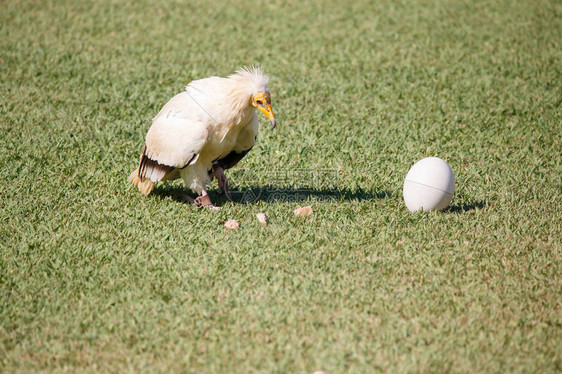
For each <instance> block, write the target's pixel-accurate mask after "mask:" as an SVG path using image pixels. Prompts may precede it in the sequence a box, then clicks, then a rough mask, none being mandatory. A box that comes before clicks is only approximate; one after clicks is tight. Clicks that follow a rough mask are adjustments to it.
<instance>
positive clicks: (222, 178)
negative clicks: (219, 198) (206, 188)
mask: <svg viewBox="0 0 562 374" xmlns="http://www.w3.org/2000/svg"><path fill="white" fill-rule="evenodd" d="M209 176H210V177H211V179H213V178H214V177H216V178H217V182H218V184H219V195H222V193H223V192H224V194H225V195H226V197H227V198H228V200H230V201H232V196H231V195H230V188H228V179H226V175H224V169H223V168H222V166H217V167H215V168H214V169H213V172H212V173H211V174H210V175H209Z"/></svg>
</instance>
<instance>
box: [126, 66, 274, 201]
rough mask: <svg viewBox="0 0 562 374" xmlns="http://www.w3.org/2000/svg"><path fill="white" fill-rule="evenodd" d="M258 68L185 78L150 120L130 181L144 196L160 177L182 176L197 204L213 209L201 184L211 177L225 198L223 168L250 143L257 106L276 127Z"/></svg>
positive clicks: (265, 81) (254, 135) (238, 157)
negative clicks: (224, 75)
mask: <svg viewBox="0 0 562 374" xmlns="http://www.w3.org/2000/svg"><path fill="white" fill-rule="evenodd" d="M268 81H269V76H267V75H265V74H263V73H262V71H261V69H260V68H257V67H252V68H243V69H240V70H238V71H237V72H236V73H235V74H232V75H230V76H229V77H227V78H221V77H209V78H205V79H200V80H196V81H193V82H191V83H189V85H188V86H187V87H186V89H185V91H183V92H181V93H179V94H177V95H176V96H174V97H173V98H172V99H171V100H170V101H168V103H167V104H166V105H164V107H163V108H162V109H161V110H160V112H159V113H158V114H157V115H156V117H154V119H153V120H152V126H151V127H150V129H149V130H148V133H147V134H146V140H145V145H144V146H143V147H142V151H141V155H140V162H139V166H138V168H137V169H136V170H135V171H133V172H132V173H131V175H130V176H129V179H128V180H129V181H130V182H132V183H133V184H134V185H135V186H136V187H138V189H139V190H140V191H141V192H142V193H143V194H145V195H148V194H149V193H150V192H151V191H152V189H153V188H154V184H155V183H157V182H160V181H169V180H174V179H178V178H182V179H183V181H184V182H185V185H186V186H187V187H189V188H190V189H191V190H192V191H193V192H195V193H196V194H197V195H198V197H197V198H196V199H189V200H190V202H191V203H193V204H195V205H197V206H203V207H208V208H211V209H216V208H215V207H214V206H213V204H212V202H211V199H210V198H209V195H208V193H207V189H206V183H207V182H209V181H210V180H212V178H214V177H216V178H217V181H218V183H219V191H220V192H221V193H222V192H224V193H225V194H226V196H227V197H228V198H229V199H230V191H229V188H228V181H227V179H226V176H225V175H224V170H226V169H229V168H231V167H233V166H234V165H236V164H237V163H238V162H239V161H240V160H241V159H242V158H243V157H244V156H245V155H246V154H247V153H248V152H249V151H250V149H252V147H253V146H254V144H255V142H256V139H257V136H258V127H259V124H258V116H257V114H256V111H255V108H257V109H259V110H260V111H261V112H262V113H264V114H265V116H266V117H267V118H268V119H269V120H270V122H271V126H272V128H275V117H274V116H273V111H272V109H271V96H270V93H269V87H268Z"/></svg>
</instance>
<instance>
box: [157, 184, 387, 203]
mask: <svg viewBox="0 0 562 374" xmlns="http://www.w3.org/2000/svg"><path fill="white" fill-rule="evenodd" d="M153 193H154V194H155V195H156V196H159V197H161V198H165V197H171V198H172V199H174V200H175V201H177V202H182V203H185V202H186V201H187V198H186V196H190V197H191V198H194V197H196V196H195V195H194V194H192V193H189V194H188V192H187V190H186V189H185V188H182V187H181V186H179V185H164V186H158V187H157V188H155V189H154V191H153ZM209 194H210V196H211V200H212V201H213V203H214V204H215V205H217V206H222V205H224V204H226V203H228V202H229V200H228V199H227V197H226V196H225V195H224V194H219V193H218V191H217V190H210V191H209ZM230 194H231V196H232V202H233V203H235V204H254V203H257V202H266V203H273V202H278V201H279V202H302V201H308V200H310V199H316V200H317V201H341V200H348V201H352V200H355V201H363V200H372V199H387V198H390V197H391V194H390V192H388V191H386V190H382V191H367V190H364V189H361V188H359V189H356V190H350V189H347V188H296V187H279V186H273V185H266V186H261V187H247V188H240V187H235V188H231V189H230Z"/></svg>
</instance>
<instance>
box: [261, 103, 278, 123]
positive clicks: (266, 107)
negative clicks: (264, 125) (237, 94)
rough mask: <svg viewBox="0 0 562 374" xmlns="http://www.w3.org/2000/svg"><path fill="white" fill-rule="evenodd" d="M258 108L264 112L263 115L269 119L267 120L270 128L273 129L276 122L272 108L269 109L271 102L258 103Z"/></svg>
mask: <svg viewBox="0 0 562 374" xmlns="http://www.w3.org/2000/svg"><path fill="white" fill-rule="evenodd" d="M258 109H259V110H261V112H262V113H263V114H265V116H266V117H267V118H268V119H269V122H271V128H272V129H274V128H275V124H276V122H275V116H274V115H273V110H272V109H271V104H263V105H259V106H258Z"/></svg>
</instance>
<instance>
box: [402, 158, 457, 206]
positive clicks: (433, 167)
mask: <svg viewBox="0 0 562 374" xmlns="http://www.w3.org/2000/svg"><path fill="white" fill-rule="evenodd" d="M454 192H455V176H454V175H453V170H452V169H451V167H450V166H449V164H448V163H447V162H445V161H443V160H442V159H440V158H439V157H427V158H424V159H421V160H420V161H418V162H416V163H415V164H414V166H412V168H411V169H410V171H409V172H408V174H407V175H406V180H405V181H404V190H403V193H404V202H405V203H406V207H407V208H408V210H410V211H411V212H415V211H418V210H420V209H422V210H423V211H424V212H427V211H430V210H443V209H445V208H447V207H448V206H449V204H450V203H451V200H452V198H453V193H454Z"/></svg>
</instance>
